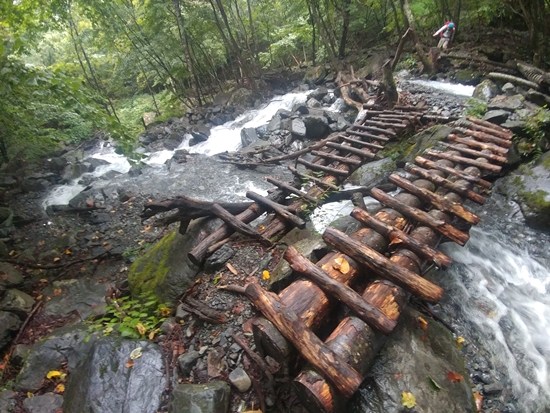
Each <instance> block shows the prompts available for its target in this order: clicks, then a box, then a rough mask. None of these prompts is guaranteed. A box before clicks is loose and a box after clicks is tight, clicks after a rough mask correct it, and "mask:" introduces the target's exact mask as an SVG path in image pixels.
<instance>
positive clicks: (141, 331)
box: [136, 323, 147, 335]
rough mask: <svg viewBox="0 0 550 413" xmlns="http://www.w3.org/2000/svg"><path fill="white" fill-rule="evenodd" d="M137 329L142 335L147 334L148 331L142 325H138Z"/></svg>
mask: <svg viewBox="0 0 550 413" xmlns="http://www.w3.org/2000/svg"><path fill="white" fill-rule="evenodd" d="M136 328H137V331H138V333H139V334H140V335H144V334H145V333H146V332H147V329H146V328H145V327H144V326H143V324H141V323H137V324H136Z"/></svg>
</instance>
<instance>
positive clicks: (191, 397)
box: [168, 381, 231, 413]
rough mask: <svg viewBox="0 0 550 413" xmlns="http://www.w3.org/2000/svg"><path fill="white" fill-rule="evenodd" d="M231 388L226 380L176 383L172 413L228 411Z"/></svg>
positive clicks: (171, 405) (171, 404) (171, 407)
mask: <svg viewBox="0 0 550 413" xmlns="http://www.w3.org/2000/svg"><path fill="white" fill-rule="evenodd" d="M230 391H231V389H230V387H229V385H228V384H227V383H226V382H224V381H212V382H210V383H205V384H176V385H175V386H174V390H173V392H172V401H171V403H170V409H169V410H168V411H169V412H170V413H191V412H192V413H226V412H227V410H228V408H229V393H230Z"/></svg>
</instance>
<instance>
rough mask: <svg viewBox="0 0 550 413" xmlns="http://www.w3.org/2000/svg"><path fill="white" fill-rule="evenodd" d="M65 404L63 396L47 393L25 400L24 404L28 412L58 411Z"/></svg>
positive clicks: (44, 412)
mask: <svg viewBox="0 0 550 413" xmlns="http://www.w3.org/2000/svg"><path fill="white" fill-rule="evenodd" d="M62 405H63V396H61V395H59V394H55V393H46V394H42V395H39V396H34V397H29V398H26V399H25V400H23V406H24V407H25V410H26V411H27V412H28V413H57V412H59V410H60V409H61V406H62Z"/></svg>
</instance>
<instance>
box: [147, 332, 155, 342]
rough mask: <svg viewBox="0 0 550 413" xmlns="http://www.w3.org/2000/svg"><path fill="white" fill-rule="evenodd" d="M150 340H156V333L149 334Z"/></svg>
mask: <svg viewBox="0 0 550 413" xmlns="http://www.w3.org/2000/svg"><path fill="white" fill-rule="evenodd" d="M148 338H149V340H152V339H154V338H155V331H151V332H150V333H149V337H148Z"/></svg>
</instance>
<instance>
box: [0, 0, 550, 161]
mask: <svg viewBox="0 0 550 413" xmlns="http://www.w3.org/2000/svg"><path fill="white" fill-rule="evenodd" d="M404 6H410V9H411V10H412V13H413V14H414V16H415V20H416V30H417V32H418V33H417V34H418V35H419V36H421V37H425V38H428V37H429V36H431V34H432V33H433V31H434V30H435V29H437V28H438V27H440V26H441V24H442V23H443V22H445V21H447V20H453V21H454V22H455V23H456V25H457V28H458V32H457V33H458V35H459V36H460V32H461V31H462V32H466V31H476V30H478V28H479V27H481V26H493V27H495V28H502V27H507V28H512V29H518V30H523V31H525V32H527V33H528V36H529V41H530V47H531V54H532V57H533V62H534V63H535V64H536V65H539V66H542V65H545V63H547V50H546V48H547V43H548V42H547V40H548V37H547V34H546V24H545V23H546V22H547V21H548V17H549V14H550V13H549V12H550V0H505V1H500V0H487V1H483V2H479V1H474V0H367V1H364V0H293V1H288V0H276V1H272V0H94V1H89V0H87V1H81V0H72V1H71V0H0V156H1V161H2V162H7V161H8V160H9V158H10V157H13V156H14V155H17V154H24V155H25V156H26V157H32V156H36V155H40V154H45V153H48V151H52V148H55V147H56V146H57V145H59V144H63V143H71V142H72V143H77V142H79V141H81V140H85V139H89V138H90V137H91V136H93V135H94V133H97V132H98V131H108V132H109V133H110V135H111V136H113V137H115V138H116V139H118V140H119V142H121V145H122V147H124V146H126V147H130V146H131V144H132V141H133V136H134V135H135V134H136V132H137V131H139V129H140V127H141V126H140V124H139V122H138V121H137V120H136V119H138V116H137V115H138V113H139V116H140V115H141V113H143V112H144V111H154V112H156V113H157V114H158V115H161V116H165V117H168V116H171V115H174V114H179V113H181V112H182V111H183V110H184V109H185V108H187V107H194V106H198V105H203V104H205V103H208V102H210V101H212V99H213V97H214V96H215V95H216V94H217V93H218V92H220V91H225V90H227V89H228V88H231V87H234V86H235V85H241V86H244V87H247V88H250V89H256V88H258V87H259V86H261V83H260V80H261V78H262V75H264V74H265V73H269V72H276V71H282V70H287V69H290V68H292V67H297V66H307V65H314V64H320V63H328V64H331V65H333V66H336V65H338V64H339V61H340V59H343V58H345V57H346V56H347V55H349V54H350V53H352V52H355V51H358V50H362V49H365V48H368V47H372V46H374V45H376V44H378V43H386V44H391V43H394V42H395V41H396V39H398V37H399V36H401V35H402V34H403V33H404V31H405V30H406V29H407V27H408V24H407V19H406V18H405V17H404V11H403V10H404Z"/></svg>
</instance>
